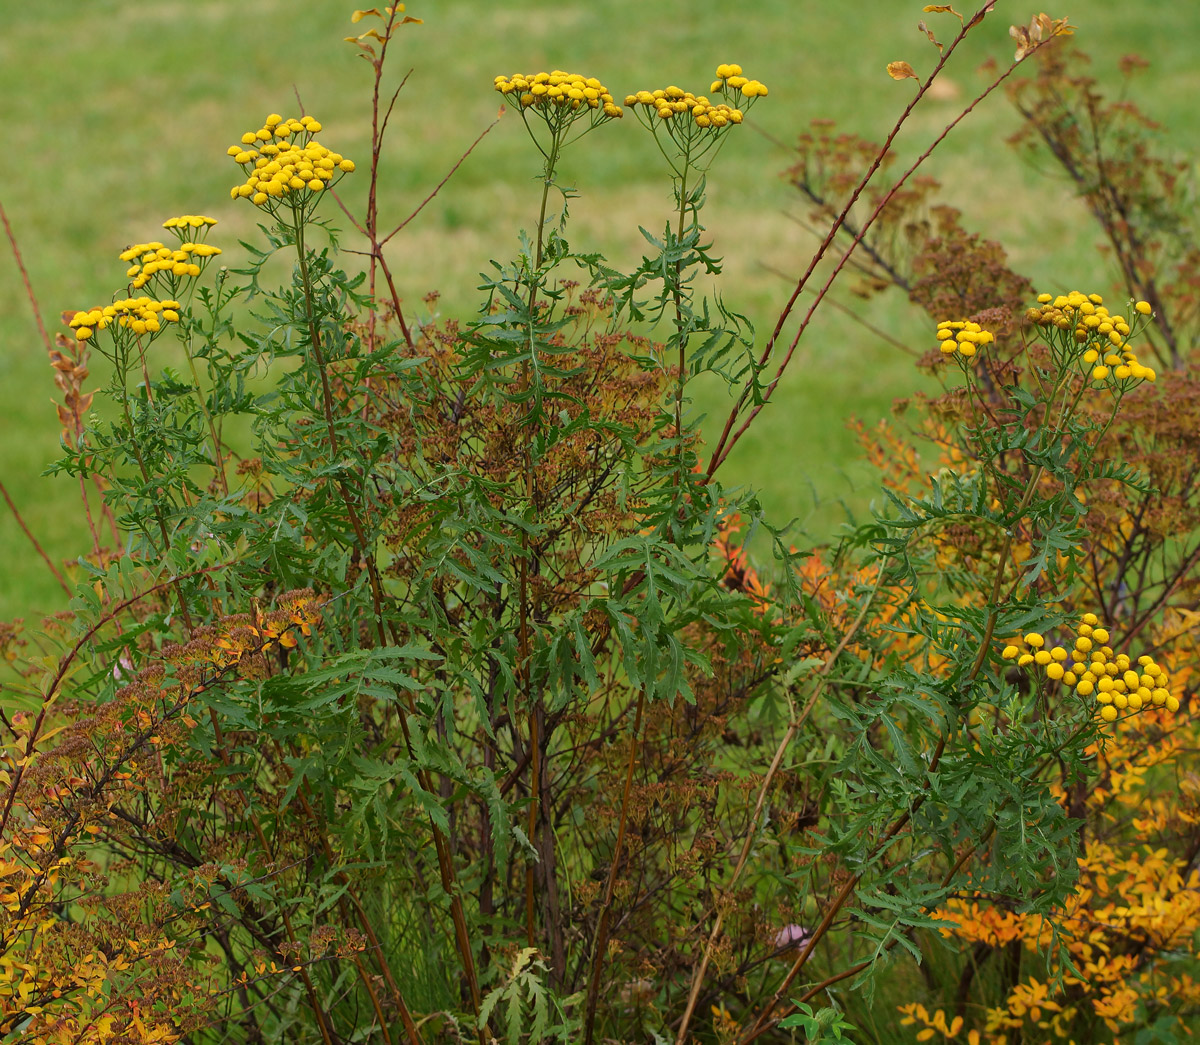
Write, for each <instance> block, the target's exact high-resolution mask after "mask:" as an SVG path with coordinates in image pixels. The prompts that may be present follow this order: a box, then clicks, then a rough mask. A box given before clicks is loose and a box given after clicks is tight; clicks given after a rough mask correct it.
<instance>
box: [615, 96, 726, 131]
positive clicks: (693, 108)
mask: <svg viewBox="0 0 1200 1045" xmlns="http://www.w3.org/2000/svg"><path fill="white" fill-rule="evenodd" d="M625 104H626V105H628V106H629V107H630V108H632V107H633V106H635V105H644V106H645V107H646V108H647V109H653V110H654V111H655V112H656V113H657V114H658V116H659V117H660V118H662V119H664V120H669V119H671V117H672V116H679V115H682V116H683V117H684V119H687V118H688V117H689V116H690V117H691V119H692V120H693V121H694V122H695V124H696V126H697V127H715V128H721V127H728V126H729V125H730V124H734V123H741V122H742V115H743V114H742V111H741V109H735V108H734V107H733V106H731V105H726V104H725V103H724V102H718V103H717V104H716V105H713V104H712V103H711V102H710V101H709V100H708V99H707V98H706V97H705V96H704V95H700V96H699V97H697V96H696V95H694V94H692V92H691V91H685V90H683V89H682V88H679V87H666V88H664V89H662V90H660V91H638V92H637V94H630V95H626V96H625Z"/></svg>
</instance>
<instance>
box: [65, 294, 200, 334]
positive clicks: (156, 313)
mask: <svg viewBox="0 0 1200 1045" xmlns="http://www.w3.org/2000/svg"><path fill="white" fill-rule="evenodd" d="M180 307H181V306H180V304H179V302H178V301H175V300H174V299H171V298H168V299H166V300H162V301H160V300H157V299H155V298H151V297H147V296H145V295H143V296H141V297H136V298H123V299H121V300H119V301H114V302H113V303H112V304H111V305H104V306H97V307H95V308H91V309H83V310H81V311H79V312H76V313H75V315H74V316H72V317H71V320H70V321H69V323H68V326H70V328H71V329H72V330H73V331H74V332H75V337H76V339H77V340H79V341H87V340H88V339H90V338H92V337H94V336H95V334H96V333H97V332H99V331H107V332H108V333H109V334H111V335H112V337H113V338H114V339H118V338H120V337H122V336H124V335H125V334H126V333H128V334H133V335H135V336H136V337H139V338H140V337H143V336H146V337H148V339H149V340H151V341H152V340H154V338H156V337H157V336H158V335H159V334H160V333H162V331H163V330H165V329H166V327H167V325H168V324H170V323H178V322H179V310H180Z"/></svg>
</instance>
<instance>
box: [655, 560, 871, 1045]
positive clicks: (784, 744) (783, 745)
mask: <svg viewBox="0 0 1200 1045" xmlns="http://www.w3.org/2000/svg"><path fill="white" fill-rule="evenodd" d="M882 577H883V570H882V569H880V572H879V574H878V576H877V577H876V581H875V587H874V588H872V589H871V594H870V597H869V598H867V600H866V601H865V602H864V603H863V607H862V609H861V610H860V611H859V614H858V616H857V617H856V618H855V619H854V623H853V624H851V626H850V628H849V630H848V631H847V632H846V634H845V635H843V636H842V639H841V641H840V642H839V643H838V644H837V648H836V649H834V650H833V652H832V653H830V654H829V656H828V658H826V660H825V663H824V664H823V665H822V666H821V670H820V671H819V672H818V679H817V684H816V686H814V687H813V693H812V696H811V697H809V699H808V703H807V704H805V706H804V710H803V711H802V712H801V713H800V715H799V717H798V718H796V719H795V720H794V721H792V722H790V723H788V728H787V732H786V733H784V735H783V739H782V740H780V742H779V746H778V747H777V748H776V749H775V757H774V758H773V759H771V765H770V767H769V768H768V769H767V773H766V776H764V777H763V782H762V784H761V786H760V787H759V789H758V798H757V799H756V801H755V803H754V812H753V813H752V814H751V816H750V822H749V823H748V824H747V825H746V837H745V838H744V839H743V840H742V851H741V853H740V854H739V855H738V861H737V864H736V865H735V867H734V869H733V874H732V875H731V876H730V878H729V884H728V885H727V886H726V887H725V891H726V892H727V893H730V892H732V891H733V888H734V886H735V885H736V884H737V882H738V879H739V878H740V877H741V875H742V871H743V869H744V868H745V866H746V861H747V860H748V859H749V856H750V849H751V847H752V846H753V844H754V836H755V832H756V831H757V830H758V821H759V818H760V817H761V816H762V811H763V807H764V806H765V805H766V802H767V792H768V791H769V790H770V787H771V783H772V781H773V780H774V779H775V774H776V772H777V771H778V770H779V766H780V764H781V763H782V762H783V756H784V754H785V753H786V752H787V749H788V747H789V746H790V745H791V743H792V740H793V739H794V738H795V736H796V734H797V733H798V732H799V731H800V727H801V726H803V725H804V723H805V720H807V718H808V716H809V714H810V713H811V712H812V709H813V708H814V707H815V706H816V703H817V701H818V700H819V699H820V698H821V694H822V693H823V692H824V691H825V685H826V683H827V682H828V680H829V672H830V671H831V670H833V665H834V664H835V663H836V662H837V659H838V657H840V656H841V655H842V653H843V652H845V649H846V647H847V646H848V645H849V644H850V640H851V639H852V638H854V636H855V635H856V634H857V632H858V629H859V628H861V627H862V625H863V622H864V621H865V620H866V619H867V611H868V610H869V609H870V607H871V603H872V602H874V601H875V596H876V595H877V594H878V592H879V583H880V580H881V579H882ZM724 918H725V914H724V912H723V911H722V910H720V908H719V907H718V909H717V917H716V919H715V921H714V922H713V927H712V931H711V932H710V933H709V934H708V940H707V942H706V943H705V945H704V954H703V955H702V956H701V958H700V964H699V965H698V966H697V967H696V974H695V976H693V977H692V988H691V991H690V992H689V993H688V1000H687V1007H686V1008H685V1009H684V1010H683V1019H682V1020H681V1021H680V1024H679V1032H678V1033H677V1034H676V1036H675V1045H685V1042H686V1039H687V1029H688V1023H689V1022H690V1021H691V1018H692V1014H693V1012H694V1011H695V1008H696V1002H697V1000H698V999H699V997H700V989H701V987H702V986H703V985H704V974H705V972H706V971H707V970H708V963H709V961H710V960H711V958H712V951H713V948H714V947H715V946H716V943H717V940H718V939H719V938H720V935H721V926H722V923H723V922H724Z"/></svg>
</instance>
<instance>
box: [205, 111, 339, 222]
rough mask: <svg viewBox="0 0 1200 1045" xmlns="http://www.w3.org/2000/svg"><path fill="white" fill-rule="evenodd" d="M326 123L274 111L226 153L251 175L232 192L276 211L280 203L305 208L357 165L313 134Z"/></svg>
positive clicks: (234, 195) (230, 193)
mask: <svg viewBox="0 0 1200 1045" xmlns="http://www.w3.org/2000/svg"><path fill="white" fill-rule="evenodd" d="M320 131H321V124H320V122H319V121H318V120H314V119H313V118H312V117H311V116H304V117H302V118H300V119H295V118H290V119H284V118H283V117H282V116H280V115H278V114H277V113H272V114H271V115H270V116H268V117H267V118H266V120H264V121H263V125H262V127H260V128H259V129H258V130H256V131H247V132H246V133H245V134H243V135H242V140H241V144H239V145H231V146H230V147H229V148H228V149H227V150H226V152H227V154H228V155H229V156H231V157H232V158H233V162H234V163H236V164H238V165H239V166H241V168H242V170H243V171H244V172H245V174H246V180H245V181H243V182H242V183H241V184H239V185H235V186H234V187H233V188H232V189H230V191H229V195H230V197H231V198H233V199H235V200H236V199H248V200H249V201H250V202H251V203H253V204H254V205H255V206H256V207H262V208H263V209H264V210H267V211H271V212H272V213H273V212H274V211H275V210H276V209H277V208H278V207H279V206H281V205H287V206H290V207H292V208H293V209H298V210H301V211H303V210H306V209H307V208H308V207H310V206H311V205H313V204H314V203H315V201H316V200H317V199H318V198H319V197H320V196H321V194H322V193H323V192H324V191H325V190H327V189H329V188H331V187H332V186H333V185H335V184H336V183H337V182H338V181H339V180H341V178H342V176H343V175H344V174H348V173H350V172H351V171H353V170H354V161H353V160H348V159H346V158H345V157H344V156H342V154H341V153H337V152H333V151H332V150H330V149H327V148H326V147H325V146H324V145H322V144H321V143H320V142H319V141H317V140H316V138H315V137H314V135H316V134H318V133H319V132H320Z"/></svg>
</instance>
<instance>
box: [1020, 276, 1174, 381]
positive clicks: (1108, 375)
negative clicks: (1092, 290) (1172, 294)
mask: <svg viewBox="0 0 1200 1045" xmlns="http://www.w3.org/2000/svg"><path fill="white" fill-rule="evenodd" d="M1129 304H1130V306H1131V307H1132V309H1133V318H1132V319H1127V318H1126V317H1125V316H1123V315H1119V314H1113V313H1111V312H1109V310H1108V309H1107V308H1106V307H1105V305H1104V298H1103V297H1101V296H1100V295H1099V294H1084V293H1082V292H1081V291H1078V290H1072V291H1071V292H1070V293H1068V294H1058V295H1053V294H1039V295H1038V299H1037V306H1036V307H1035V308H1031V309H1029V310H1028V311H1027V312H1026V313H1025V315H1026V318H1028V319H1029V321H1030V322H1032V323H1033V324H1035V325H1036V326H1037V327H1038V328H1039V329H1040V331H1041V333H1042V337H1043V339H1044V340H1045V341H1046V342H1047V344H1049V345H1050V347H1051V350H1052V351H1053V352H1054V356H1055V359H1056V361H1057V362H1058V363H1059V364H1060V365H1062V366H1068V365H1070V366H1074V367H1077V368H1078V369H1079V370H1080V371H1081V372H1082V373H1083V374H1084V376H1085V378H1086V380H1088V381H1089V382H1093V383H1094V385H1095V386H1097V387H1105V388H1108V389H1109V390H1110V391H1112V392H1114V393H1117V394H1124V393H1125V392H1127V391H1129V390H1130V389H1131V388H1133V387H1134V386H1135V385H1138V384H1140V383H1141V382H1142V381H1154V380H1155V379H1156V378H1157V376H1158V375H1157V374H1156V373H1155V371H1154V368H1153V367H1148V366H1145V365H1144V364H1143V363H1142V362H1141V361H1140V360H1139V359H1138V357H1137V353H1135V352H1134V351H1133V349H1132V348H1131V347H1130V341H1131V339H1133V338H1134V337H1136V336H1137V334H1138V333H1139V332H1140V331H1141V330H1142V329H1143V328H1144V326H1145V325H1146V324H1147V323H1148V322H1149V320H1150V318H1151V316H1152V315H1153V312H1154V310H1153V309H1152V308H1151V307H1150V304H1149V303H1148V302H1146V301H1130V302H1129Z"/></svg>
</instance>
